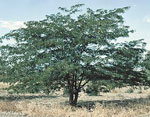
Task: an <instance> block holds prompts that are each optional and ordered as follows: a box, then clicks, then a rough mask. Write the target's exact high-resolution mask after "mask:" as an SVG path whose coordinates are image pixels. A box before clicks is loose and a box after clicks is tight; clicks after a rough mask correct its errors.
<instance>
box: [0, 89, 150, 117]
mask: <svg viewBox="0 0 150 117" xmlns="http://www.w3.org/2000/svg"><path fill="white" fill-rule="evenodd" d="M3 87H4V86H3ZM127 89H128V88H127ZM127 89H126V90H127ZM123 90H124V92H125V89H115V90H114V91H113V92H112V93H102V94H101V96H87V95H85V94H81V95H80V98H79V107H76V108H75V107H71V106H69V105H68V104H67V100H68V98H67V97H63V96H60V95H57V94H55V95H51V96H44V95H42V94H41V95H40V94H35V95H33V94H26V95H11V96H10V95H0V112H17V113H25V114H27V115H28V116H29V117H136V116H138V115H141V114H150V96H149V95H150V92H149V91H148V90H149V89H147V91H143V93H138V92H137V93H124V92H123ZM1 92H2V91H1Z"/></svg>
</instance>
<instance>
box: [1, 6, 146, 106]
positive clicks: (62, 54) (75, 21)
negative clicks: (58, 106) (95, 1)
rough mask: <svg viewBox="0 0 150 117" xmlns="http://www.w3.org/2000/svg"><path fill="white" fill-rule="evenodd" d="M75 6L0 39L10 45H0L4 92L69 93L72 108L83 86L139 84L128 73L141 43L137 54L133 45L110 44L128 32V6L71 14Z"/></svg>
mask: <svg viewBox="0 0 150 117" xmlns="http://www.w3.org/2000/svg"><path fill="white" fill-rule="evenodd" d="M81 6H82V4H78V5H74V6H72V7H71V8H70V9H66V8H61V7H60V8H59V9H60V10H62V12H64V13H62V12H59V13H57V14H52V15H47V16H46V18H45V19H44V20H41V21H28V22H26V23H25V27H24V28H20V29H17V30H13V31H11V32H10V33H8V34H6V35H4V36H3V37H1V41H3V40H5V39H7V40H14V41H15V42H16V43H15V44H14V45H3V46H1V54H2V58H3V61H5V67H7V69H6V73H7V77H6V78H4V79H3V81H4V82H8V83H10V85H11V86H10V87H9V89H13V91H14V92H18V93H26V92H31V93H34V92H41V91H44V92H50V91H55V90H59V89H60V88H62V87H65V88H67V89H68V90H69V103H70V104H71V105H76V104H77V100H78V94H79V92H80V91H81V89H82V88H83V87H84V86H85V85H86V84H87V83H88V82H89V81H92V80H111V81H112V82H119V83H121V84H122V85H123V84H124V83H128V84H132V82H128V81H130V80H132V81H134V82H133V83H137V84H140V83H141V79H142V78H143V79H144V77H139V76H138V77H136V76H137V74H136V73H134V74H132V71H134V70H135V65H136V66H137V64H134V62H136V63H138V61H139V60H138V59H139V58H140V57H141V55H142V53H143V51H144V50H143V49H142V48H141V47H142V46H141V43H142V42H140V44H138V45H140V48H139V49H137V50H136V48H132V47H136V45H137V44H133V43H130V44H131V45H130V44H129V43H125V44H123V45H121V44H120V46H119V44H117V43H116V42H115V41H116V40H117V39H118V38H120V37H128V36H129V33H130V32H133V31H132V30H130V29H129V26H125V25H124V19H123V17H122V13H124V12H125V11H126V10H127V9H128V7H124V8H117V9H113V10H103V9H97V10H96V11H94V10H92V9H90V8H87V9H86V11H85V13H83V12H80V13H78V14H79V15H77V14H75V13H76V12H79V11H80V7H81ZM134 53H136V54H134ZM138 53H139V54H138ZM134 55H135V56H134ZM130 58H131V60H130ZM135 58H136V59H137V60H136V61H135ZM126 63H129V64H128V65H126ZM119 66H121V67H120V68H119ZM128 68H129V69H128ZM119 70H120V71H119ZM126 70H128V71H129V72H126ZM136 72H137V73H138V74H139V75H141V74H142V73H141V71H140V72H139V71H136ZM127 74H128V75H127ZM141 76H142V75H141ZM140 78H141V79H140ZM143 81H144V80H143Z"/></svg>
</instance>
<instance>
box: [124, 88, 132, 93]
mask: <svg viewBox="0 0 150 117" xmlns="http://www.w3.org/2000/svg"><path fill="white" fill-rule="evenodd" d="M133 92H134V90H133V88H129V89H128V90H127V91H126V92H125V93H133Z"/></svg>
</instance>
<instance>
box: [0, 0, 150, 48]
mask: <svg viewBox="0 0 150 117" xmlns="http://www.w3.org/2000/svg"><path fill="white" fill-rule="evenodd" d="M79 3H80V4H81V3H82V4H85V6H84V7H90V8H92V9H100V8H102V9H113V8H120V7H125V6H131V9H129V10H128V11H127V12H126V13H125V14H124V15H123V16H124V18H125V21H126V23H125V24H126V25H129V26H130V27H131V29H134V30H135V31H136V32H135V33H134V34H131V35H130V37H129V38H125V39H120V40H121V41H122V40H123V41H124V40H127V41H128V40H137V39H144V40H145V42H146V43H147V47H146V48H147V49H149V50H150V0H0V36H2V35H4V34H6V33H8V32H9V31H10V30H12V29H17V28H19V27H21V26H23V22H26V21H30V20H42V19H44V18H45V15H50V14H54V13H57V12H58V7H60V6H61V7H68V8H69V7H70V6H72V5H75V4H79Z"/></svg>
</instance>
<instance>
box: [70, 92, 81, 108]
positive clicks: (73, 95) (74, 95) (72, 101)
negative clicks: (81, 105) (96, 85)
mask: <svg viewBox="0 0 150 117" xmlns="http://www.w3.org/2000/svg"><path fill="white" fill-rule="evenodd" d="M78 95H79V92H70V96H69V104H70V105H71V106H76V105H77V101H78Z"/></svg>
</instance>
